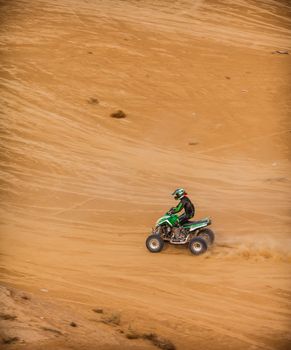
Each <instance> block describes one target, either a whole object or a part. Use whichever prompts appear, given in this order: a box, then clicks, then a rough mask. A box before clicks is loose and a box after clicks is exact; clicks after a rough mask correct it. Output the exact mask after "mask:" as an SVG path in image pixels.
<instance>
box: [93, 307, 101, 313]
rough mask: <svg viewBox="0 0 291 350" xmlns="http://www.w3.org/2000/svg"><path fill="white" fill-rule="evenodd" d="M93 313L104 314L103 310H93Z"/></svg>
mask: <svg viewBox="0 0 291 350" xmlns="http://www.w3.org/2000/svg"><path fill="white" fill-rule="evenodd" d="M92 311H94V312H96V314H103V309H100V308H97V309H93V310H92Z"/></svg>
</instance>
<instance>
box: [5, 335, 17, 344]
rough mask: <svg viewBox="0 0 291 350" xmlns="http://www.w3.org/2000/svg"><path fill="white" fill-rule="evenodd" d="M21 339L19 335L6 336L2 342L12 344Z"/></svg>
mask: <svg viewBox="0 0 291 350" xmlns="http://www.w3.org/2000/svg"><path fill="white" fill-rule="evenodd" d="M18 341H19V338H18V337H5V338H2V344H12V343H16V342H18Z"/></svg>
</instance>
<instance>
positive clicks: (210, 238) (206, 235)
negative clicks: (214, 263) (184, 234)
mask: <svg viewBox="0 0 291 350" xmlns="http://www.w3.org/2000/svg"><path fill="white" fill-rule="evenodd" d="M197 237H200V238H203V239H204V240H205V241H206V242H207V244H208V245H211V244H213V242H214V239H215V235H214V232H213V231H212V230H210V228H204V229H202V230H200V231H199V233H198V235H197Z"/></svg>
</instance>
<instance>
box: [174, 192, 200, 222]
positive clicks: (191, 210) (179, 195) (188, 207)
mask: <svg viewBox="0 0 291 350" xmlns="http://www.w3.org/2000/svg"><path fill="white" fill-rule="evenodd" d="M172 196H174V198H175V199H176V200H180V202H179V204H178V205H177V206H176V207H174V208H172V209H171V210H170V213H171V214H176V213H179V212H180V211H181V210H182V209H184V211H185V212H184V213H183V214H182V215H181V216H179V224H180V225H183V224H185V223H186V222H187V221H188V220H189V219H191V218H193V216H194V214H195V207H194V205H193V203H192V202H191V201H190V199H189V198H188V197H187V193H186V191H185V190H184V189H183V188H177V189H176V191H174V192H173V193H172Z"/></svg>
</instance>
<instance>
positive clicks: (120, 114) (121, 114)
mask: <svg viewBox="0 0 291 350" xmlns="http://www.w3.org/2000/svg"><path fill="white" fill-rule="evenodd" d="M110 117H111V118H116V119H122V118H126V114H125V113H124V112H123V111H122V110H118V111H116V112H113V113H111V114H110Z"/></svg>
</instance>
